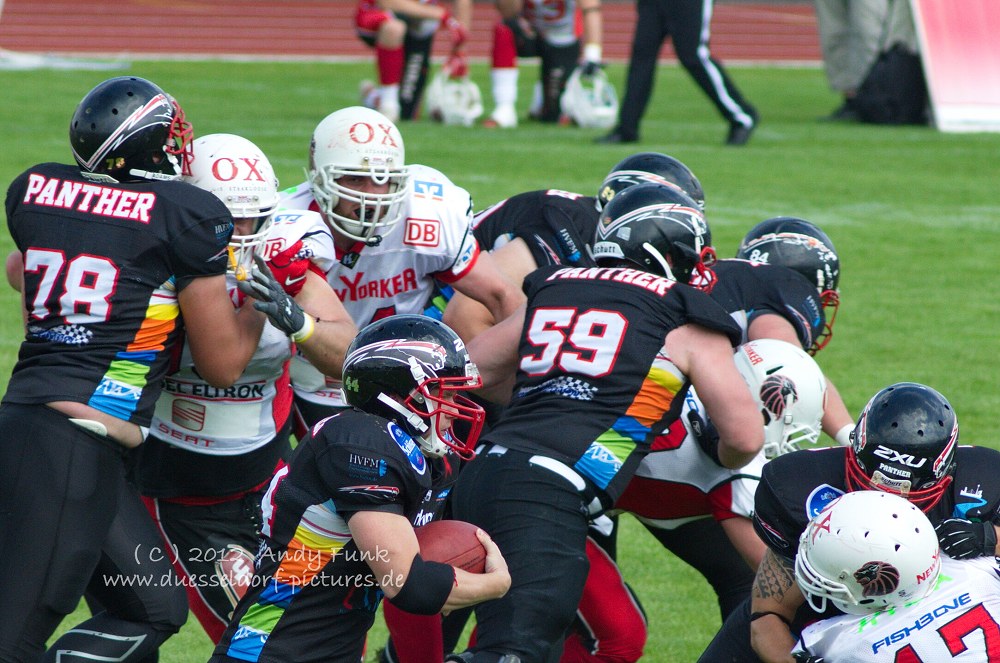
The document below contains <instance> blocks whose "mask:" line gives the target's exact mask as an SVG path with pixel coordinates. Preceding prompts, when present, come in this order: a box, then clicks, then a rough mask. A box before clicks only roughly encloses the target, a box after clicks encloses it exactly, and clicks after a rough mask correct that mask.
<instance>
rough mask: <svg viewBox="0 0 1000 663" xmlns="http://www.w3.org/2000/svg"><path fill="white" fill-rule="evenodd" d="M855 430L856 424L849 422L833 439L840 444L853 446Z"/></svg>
mask: <svg viewBox="0 0 1000 663" xmlns="http://www.w3.org/2000/svg"><path fill="white" fill-rule="evenodd" d="M853 432H854V424H847V425H846V426H844V427H843V428H841V429H840V430H839V431H837V434H836V435H835V436H834V438H833V439H835V440H836V441H837V444H839V445H840V446H842V447H849V446H851V433H853Z"/></svg>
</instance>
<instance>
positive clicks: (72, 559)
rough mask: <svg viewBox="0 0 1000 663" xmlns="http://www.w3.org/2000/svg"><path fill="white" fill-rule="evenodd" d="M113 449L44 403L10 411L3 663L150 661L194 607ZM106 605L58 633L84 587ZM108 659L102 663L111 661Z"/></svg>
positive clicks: (2, 477) (0, 476)
mask: <svg viewBox="0 0 1000 663" xmlns="http://www.w3.org/2000/svg"><path fill="white" fill-rule="evenodd" d="M162 545H163V544H162V542H161V541H160V538H159V535H158V534H157V532H156V530H155V528H154V527H153V524H152V521H151V520H150V518H149V514H147V513H146V510H145V508H144V507H143V505H142V503H141V501H140V500H139V496H138V494H137V493H136V492H135V490H134V489H133V488H132V487H131V486H130V485H129V484H128V483H127V482H126V481H125V466H124V462H123V459H122V454H121V453H120V451H119V449H118V448H117V447H116V444H115V443H114V442H111V441H109V440H107V439H102V438H99V437H96V436H94V435H92V434H90V433H87V432H84V431H83V430H81V429H79V428H77V427H76V426H74V425H73V424H71V423H70V422H69V419H67V418H66V417H65V416H63V415H62V414H59V413H58V412H56V411H54V410H51V409H49V408H47V407H45V406H43V405H15V404H9V403H8V404H4V405H2V406H0V578H3V583H4V589H3V614H2V618H0V660H2V661H4V662H5V663H7V662H20V661H31V663H36V662H37V661H39V660H55V657H56V656H57V655H58V652H59V651H60V650H63V653H62V660H63V661H71V660H77V659H76V658H74V657H72V656H71V655H70V654H68V653H67V652H78V654H79V655H82V658H81V659H80V660H96V659H98V658H100V660H115V661H123V662H124V661H143V660H149V659H148V658H147V657H149V656H155V655H156V650H157V648H158V647H159V645H160V643H162V642H163V641H164V640H166V639H167V637H169V636H170V635H171V634H173V633H176V632H177V630H178V629H179V628H180V627H181V625H183V624H184V621H185V620H186V619H187V601H186V600H185V596H184V590H183V589H182V588H181V587H180V586H179V585H178V584H177V583H176V577H175V576H174V575H173V572H172V570H171V569H170V564H169V562H168V561H167V560H166V556H165V555H162V554H158V552H157V551H159V553H162ZM85 591H86V592H88V593H89V594H92V595H93V596H94V597H95V598H96V599H97V600H98V601H99V603H100V604H101V605H102V606H104V607H105V608H106V610H105V611H104V612H101V613H99V614H97V615H95V616H94V617H93V618H91V619H90V620H88V621H85V622H83V623H82V624H79V625H78V626H77V627H76V628H75V629H73V630H71V631H69V632H67V633H66V634H65V635H63V636H62V637H61V638H60V639H59V640H57V641H56V642H55V643H54V644H53V646H52V648H51V649H50V650H49V652H48V655H47V656H46V657H45V658H44V659H43V658H42V656H43V651H44V650H45V644H46V641H47V640H48V638H49V637H50V636H51V635H52V633H53V632H54V631H55V629H56V627H58V626H59V623H60V622H61V621H62V619H63V617H65V616H66V615H68V614H69V613H71V612H73V610H75V609H76V607H77V604H78V603H79V601H80V598H81V597H82V596H83V595H84V592H85ZM101 657H103V658H101Z"/></svg>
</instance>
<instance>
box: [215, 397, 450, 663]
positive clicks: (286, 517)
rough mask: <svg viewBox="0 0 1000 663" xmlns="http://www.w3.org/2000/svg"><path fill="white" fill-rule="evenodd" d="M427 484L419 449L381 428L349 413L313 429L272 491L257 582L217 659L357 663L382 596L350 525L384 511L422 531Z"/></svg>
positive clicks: (393, 429) (431, 501)
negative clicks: (364, 514)
mask: <svg viewBox="0 0 1000 663" xmlns="http://www.w3.org/2000/svg"><path fill="white" fill-rule="evenodd" d="M317 428H318V430H317ZM431 474H432V466H431V464H430V463H429V462H428V461H427V459H426V458H425V457H424V455H423V454H422V453H421V451H420V447H419V446H418V445H417V443H416V441H415V440H413V438H411V437H410V436H409V435H408V434H407V433H406V432H405V431H403V429H402V428H400V427H399V426H397V425H396V424H395V423H392V422H390V421H388V420H386V419H383V418H381V417H377V416H375V415H371V414H366V413H364V412H361V411H360V410H355V409H350V410H345V411H343V412H341V413H340V414H337V415H335V416H334V417H331V418H329V419H327V420H325V421H324V422H321V423H320V424H317V427H314V429H313V431H312V434H311V435H310V436H309V437H308V438H306V440H305V441H304V442H303V443H302V444H300V445H299V446H298V447H297V448H296V450H295V453H294V455H293V457H292V459H291V461H290V463H289V465H288V467H286V468H284V469H283V470H280V471H279V472H278V474H276V475H275V477H274V479H272V481H271V486H270V488H269V490H268V492H267V494H266V495H265V497H264V500H263V504H264V520H265V522H264V527H263V536H262V540H261V546H260V549H259V551H258V554H257V560H256V562H255V567H256V573H255V576H254V582H253V584H252V586H251V587H250V589H249V590H248V591H247V594H246V595H245V596H244V597H243V599H242V600H241V601H240V604H239V605H238V606H237V608H236V612H235V613H234V616H233V618H232V620H231V621H230V624H229V627H228V629H227V630H226V633H225V635H224V636H223V638H222V640H221V641H220V643H219V645H218V647H217V648H216V654H217V655H226V656H229V657H231V658H237V659H240V660H246V661H342V660H343V661H348V660H351V661H357V660H359V658H360V652H361V648H362V647H363V645H364V640H365V633H366V632H367V630H368V629H369V628H370V627H371V625H372V623H373V622H374V619H375V611H376V609H377V608H378V606H379V603H380V601H381V598H382V591H381V590H380V589H379V585H380V583H381V580H380V579H379V578H376V577H374V576H373V574H372V571H371V568H370V567H369V566H368V562H369V561H372V560H371V559H370V558H367V559H366V557H365V555H364V554H362V553H361V551H359V550H358V548H357V545H356V544H355V543H354V540H353V539H352V538H351V533H350V529H349V527H348V521H349V520H350V518H351V516H352V515H353V514H355V513H357V512H359V511H384V512H389V513H394V514H399V515H402V516H405V517H406V518H407V519H408V520H409V521H410V522H411V523H422V521H425V520H426V519H427V517H426V515H425V512H426V511H436V509H437V508H438V505H437V500H436V495H435V493H434V491H433V490H432V489H431V486H432V483H431ZM407 561H409V560H407Z"/></svg>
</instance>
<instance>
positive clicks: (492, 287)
mask: <svg viewBox="0 0 1000 663" xmlns="http://www.w3.org/2000/svg"><path fill="white" fill-rule="evenodd" d="M451 285H452V287H453V288H455V290H456V291H458V292H460V293H462V294H463V295H465V296H467V297H471V298H472V299H475V300H476V301H477V302H479V303H480V304H482V305H483V306H485V307H486V308H487V309H488V310H489V312H490V315H492V316H493V319H494V320H503V319H504V318H506V317H507V316H509V315H510V314H511V313H513V312H514V311H516V310H517V307H518V306H520V305H521V304H523V303H524V302H525V296H524V293H523V292H521V288H520V287H519V286H518V285H517V284H516V283H514V282H513V281H512V280H511V279H510V278H508V277H507V276H506V275H505V274H504V273H503V271H501V270H500V267H499V266H498V265H497V261H496V259H495V258H494V257H493V255H491V254H490V253H488V252H486V251H483V252H481V253H480V254H479V256H478V258H477V259H476V262H475V264H474V265H473V266H472V268H471V269H469V270H468V271H467V272H466V273H465V274H464V275H463V276H462V278H460V279H458V280H456V281H454V282H452V283H451ZM447 308H448V307H445V310H447Z"/></svg>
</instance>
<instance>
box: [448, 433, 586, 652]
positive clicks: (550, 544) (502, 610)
mask: <svg viewBox="0 0 1000 663" xmlns="http://www.w3.org/2000/svg"><path fill="white" fill-rule="evenodd" d="M531 457H532V454H529V453H524V452H520V451H514V450H508V451H506V452H505V453H503V454H502V455H497V454H491V453H480V454H479V455H478V456H477V457H476V459H475V460H474V461H472V462H471V463H469V464H468V466H467V467H465V468H464V469H463V470H462V473H461V474H460V475H459V477H458V482H457V483H456V485H455V489H454V491H453V492H452V515H453V517H454V518H455V519H456V520H465V521H468V522H471V523H475V524H476V525H479V526H480V527H482V528H483V529H484V530H486V532H488V533H489V534H490V536H491V537H493V540H494V541H495V542H496V544H497V546H498V547H499V548H500V551H501V552H502V553H503V555H504V558H505V559H506V560H507V566H508V568H509V569H510V577H511V581H512V582H511V587H510V591H509V592H507V594H506V595H505V596H504V597H503V598H501V599H497V600H494V601H487V602H485V603H481V604H479V605H477V606H476V621H477V624H478V626H477V632H476V638H477V640H476V645H475V646H474V647H473V651H474V652H475V656H474V658H473V661H474V662H475V663H480V661H482V662H484V663H486V662H489V661H497V660H499V658H500V656H502V655H504V654H516V655H517V656H519V657H520V659H521V663H550V661H558V660H559V655H560V654H561V652H562V639H563V636H564V635H565V633H566V630H567V629H568V628H569V626H570V625H571V624H572V623H573V619H574V617H575V615H576V608H577V605H579V603H580V597H581V595H582V593H583V586H584V583H585V582H586V580H587V572H588V570H589V566H590V565H589V562H588V561H587V555H586V540H587V522H588V519H587V515H586V509H585V507H584V500H583V498H582V497H581V495H580V493H578V492H577V491H576V489H575V488H574V487H573V485H572V484H571V483H570V482H569V481H568V480H567V479H565V478H563V477H561V476H559V475H558V474H555V473H554V472H552V471H551V470H549V469H545V468H542V467H539V466H536V465H532V464H531V463H530V462H529V459H530V458H531Z"/></svg>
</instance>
